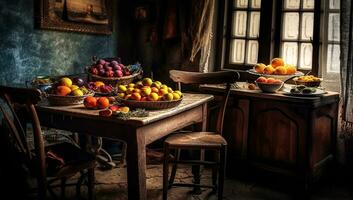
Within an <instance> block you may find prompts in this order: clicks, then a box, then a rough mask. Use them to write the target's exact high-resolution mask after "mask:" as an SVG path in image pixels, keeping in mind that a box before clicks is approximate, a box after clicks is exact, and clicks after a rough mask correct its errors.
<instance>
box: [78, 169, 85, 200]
mask: <svg viewBox="0 0 353 200" xmlns="http://www.w3.org/2000/svg"><path fill="white" fill-rule="evenodd" d="M80 173H81V176H80V178H79V179H78V180H77V183H76V198H77V199H81V185H82V183H83V181H84V178H85V176H86V175H85V173H83V172H80Z"/></svg>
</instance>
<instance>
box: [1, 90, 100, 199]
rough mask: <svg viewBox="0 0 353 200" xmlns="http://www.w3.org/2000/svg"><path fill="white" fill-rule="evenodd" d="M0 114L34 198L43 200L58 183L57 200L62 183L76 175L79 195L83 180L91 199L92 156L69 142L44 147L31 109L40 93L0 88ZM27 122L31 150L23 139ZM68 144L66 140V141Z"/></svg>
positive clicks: (92, 185) (92, 194) (33, 107)
mask: <svg viewBox="0 0 353 200" xmlns="http://www.w3.org/2000/svg"><path fill="white" fill-rule="evenodd" d="M0 100H2V101H3V102H1V101H0V106H1V107H0V110H1V112H2V114H3V117H4V121H5V122H6V125H7V127H8V130H9V133H10V134H9V135H10V136H11V138H12V139H13V140H14V141H15V142H14V143H15V144H14V145H15V146H16V147H17V149H18V151H19V152H20V153H21V155H23V158H24V159H23V160H24V163H25V166H26V168H27V169H29V172H30V173H31V174H32V175H35V176H36V179H37V186H38V188H37V190H38V196H39V197H38V198H39V199H46V193H47V190H49V192H50V194H52V195H54V193H53V191H52V190H51V187H49V186H52V183H53V182H55V181H59V180H60V181H61V184H60V185H57V186H60V187H61V196H62V197H64V196H65V186H66V185H68V184H66V180H67V179H68V178H70V177H72V176H74V175H75V174H77V173H81V177H80V178H79V181H78V182H77V184H75V185H76V190H77V192H78V194H77V195H79V192H80V187H81V183H82V182H83V181H84V178H86V177H87V187H88V198H89V199H93V198H94V167H95V158H94V156H93V155H91V154H89V153H87V152H86V151H83V150H82V149H81V148H80V147H79V146H77V145H75V143H73V142H61V143H56V144H52V145H45V140H44V138H43V134H42V130H41V125H40V122H39V118H38V116H37V112H36V109H35V105H36V104H37V103H38V102H39V101H40V100H41V92H40V90H38V89H34V88H14V87H7V86H0ZM18 113H21V114H18ZM27 122H28V123H29V124H30V125H32V131H33V140H34V144H33V146H34V150H33V149H30V143H29V142H28V140H27V136H26V134H27V133H26V126H25V125H26V124H27ZM68 141H69V140H68Z"/></svg>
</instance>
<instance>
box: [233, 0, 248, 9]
mask: <svg viewBox="0 0 353 200" xmlns="http://www.w3.org/2000/svg"><path fill="white" fill-rule="evenodd" d="M235 5H236V7H237V8H247V7H248V0H236V4H235Z"/></svg>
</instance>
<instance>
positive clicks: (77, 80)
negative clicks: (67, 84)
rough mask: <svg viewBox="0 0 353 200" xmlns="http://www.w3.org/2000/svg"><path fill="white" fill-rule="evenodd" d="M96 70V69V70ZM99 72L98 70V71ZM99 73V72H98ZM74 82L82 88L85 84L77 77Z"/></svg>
mask: <svg viewBox="0 0 353 200" xmlns="http://www.w3.org/2000/svg"><path fill="white" fill-rule="evenodd" d="M94 69H95V68H94ZM96 70H97V69H96ZM97 72H98V71H97ZM73 82H74V83H75V84H76V85H77V86H78V87H82V86H83V85H84V84H85V81H84V80H83V79H82V78H80V77H75V78H73Z"/></svg>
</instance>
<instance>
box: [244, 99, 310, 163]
mask: <svg viewBox="0 0 353 200" xmlns="http://www.w3.org/2000/svg"><path fill="white" fill-rule="evenodd" d="M251 105H252V106H251V111H250V112H251V114H250V119H249V129H250V130H249V136H248V137H249V140H248V149H249V151H248V152H249V159H250V160H251V161H255V162H260V163H268V164H270V165H271V166H276V165H278V166H280V167H281V168H283V167H285V166H288V167H293V165H296V164H298V162H301V160H302V158H303V156H304V152H305V149H304V148H303V147H304V142H305V137H304V136H305V131H306V129H307V128H306V127H307V121H308V120H307V115H308V113H307V111H306V109H305V108H302V107H297V106H296V105H292V104H287V103H281V102H275V103H274V102H273V101H253V102H252V104H251ZM302 164H303V163H302Z"/></svg>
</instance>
